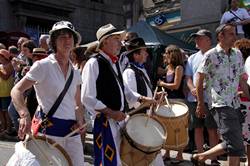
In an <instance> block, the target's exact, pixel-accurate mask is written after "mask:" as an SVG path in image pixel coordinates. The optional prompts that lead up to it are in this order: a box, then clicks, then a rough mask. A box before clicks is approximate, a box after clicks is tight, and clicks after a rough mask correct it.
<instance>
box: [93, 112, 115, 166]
mask: <svg viewBox="0 0 250 166" xmlns="http://www.w3.org/2000/svg"><path fill="white" fill-rule="evenodd" d="M94 152H95V166H117V156H116V155H117V153H116V147H115V143H114V139H113V136H112V132H111V128H110V125H109V121H108V119H107V118H106V117H105V116H104V114H101V115H97V116H96V118H95V123H94Z"/></svg>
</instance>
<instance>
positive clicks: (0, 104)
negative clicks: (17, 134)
mask: <svg viewBox="0 0 250 166" xmlns="http://www.w3.org/2000/svg"><path fill="white" fill-rule="evenodd" d="M10 102H11V97H10V96H9V97H0V110H1V111H2V110H4V111H7V109H8V107H9V105H10Z"/></svg>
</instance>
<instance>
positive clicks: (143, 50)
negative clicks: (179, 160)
mask: <svg viewBox="0 0 250 166" xmlns="http://www.w3.org/2000/svg"><path fill="white" fill-rule="evenodd" d="M126 46H127V49H128V51H126V52H125V53H126V56H127V57H128V60H129V63H128V66H127V68H126V69H125V70H124V72H123V81H124V85H125V86H127V87H128V88H129V89H131V90H132V91H133V92H134V93H135V94H138V95H144V96H148V97H150V98H152V97H153V93H152V88H153V87H152V84H151V81H150V78H149V76H148V74H147V71H146V69H145V68H144V63H146V61H147V57H148V53H147V46H146V44H145V42H144V40H143V39H142V38H134V39H132V40H130V41H127V42H126ZM139 105H140V103H139V102H136V103H129V108H130V110H132V109H135V108H138V107H139ZM147 109H148V108H145V109H142V111H143V113H146V110H147ZM140 112H141V111H140ZM137 113H139V112H137ZM152 165H157V166H164V162H163V159H162V156H161V153H158V155H157V156H156V158H155V159H154V160H153V162H152Z"/></svg>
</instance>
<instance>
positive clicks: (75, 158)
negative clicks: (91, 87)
mask: <svg viewBox="0 0 250 166" xmlns="http://www.w3.org/2000/svg"><path fill="white" fill-rule="evenodd" d="M50 35H51V36H50V39H51V46H52V48H53V50H54V52H55V53H52V54H50V55H49V56H48V57H47V58H45V59H42V60H40V61H36V62H35V63H34V64H33V65H32V67H31V68H30V70H29V72H28V73H27V74H26V75H25V76H24V77H23V78H22V80H20V81H19V82H18V83H17V84H16V85H15V86H14V88H13V90H12V91H11V97H12V100H13V103H14V105H15V107H16V109H17V111H18V113H19V115H20V121H19V131H18V135H19V137H20V138H21V139H23V138H24V137H25V135H26V134H27V133H30V131H31V117H30V114H29V111H28V108H27V106H26V104H25V102H24V96H23V93H24V92H25V91H26V90H27V89H29V88H31V87H32V86H34V88H35V91H36V96H37V101H38V104H39V108H40V113H41V114H42V115H44V114H48V112H50V113H51V112H52V111H51V110H50V109H51V108H52V106H54V104H55V101H56V100H58V96H59V95H60V94H61V93H62V91H63V89H64V87H65V85H66V82H68V80H71V82H70V84H69V85H70V86H69V88H68V89H67V91H66V93H65V95H64V97H63V100H61V102H60V104H59V107H58V108H57V109H54V111H55V112H54V113H53V115H48V118H49V121H50V124H52V125H47V127H46V128H45V134H46V136H47V137H48V138H51V139H53V140H54V141H56V142H57V143H59V144H60V145H61V146H62V147H63V148H64V149H65V150H66V152H67V153H68V154H69V156H70V158H71V160H72V162H73V165H74V166H81V165H84V154H83V146H82V142H81V137H80V135H79V133H77V134H75V135H73V136H71V137H69V138H66V139H65V138H64V137H65V136H66V135H67V134H69V133H71V132H72V129H76V128H78V127H82V126H83V124H84V116H83V113H84V108H83V105H82V103H81V100H80V84H81V76H80V72H79V71H77V70H75V69H73V66H72V64H71V63H70V51H71V50H72V48H73V47H74V46H75V45H76V44H78V43H80V41H81V36H80V34H79V33H78V32H76V31H75V29H74V27H73V25H72V24H71V23H70V22H68V21H60V22H57V23H55V24H54V25H53V27H52V30H50ZM60 96H61V95H60ZM83 133H84V131H83V130H80V134H83Z"/></svg>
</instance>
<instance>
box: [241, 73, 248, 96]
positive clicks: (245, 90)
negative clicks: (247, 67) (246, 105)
mask: <svg viewBox="0 0 250 166" xmlns="http://www.w3.org/2000/svg"><path fill="white" fill-rule="evenodd" d="M240 88H241V89H242V91H243V93H244V95H245V96H246V97H247V98H248V99H249V100H250V94H249V86H248V84H247V81H246V80H245V79H244V78H243V75H241V77H240Z"/></svg>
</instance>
